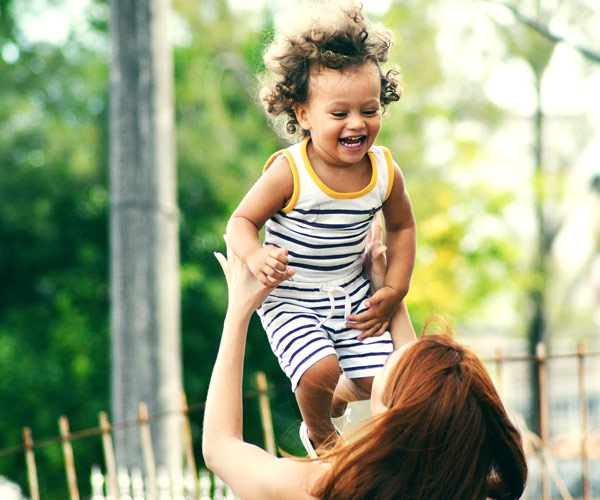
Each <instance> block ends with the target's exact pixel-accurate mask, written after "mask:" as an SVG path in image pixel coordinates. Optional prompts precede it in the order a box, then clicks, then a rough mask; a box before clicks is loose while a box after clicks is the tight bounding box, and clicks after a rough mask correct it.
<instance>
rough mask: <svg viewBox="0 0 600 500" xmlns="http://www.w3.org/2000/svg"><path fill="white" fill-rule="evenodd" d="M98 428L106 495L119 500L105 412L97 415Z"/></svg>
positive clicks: (114, 463) (115, 469)
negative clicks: (104, 467)
mask: <svg viewBox="0 0 600 500" xmlns="http://www.w3.org/2000/svg"><path fill="white" fill-rule="evenodd" d="M98 420H99V421H100V428H101V429H102V448H103V449H104V462H105V464H106V476H107V485H106V486H107V490H108V491H107V493H109V492H110V498H111V500H119V482H118V480H117V464H116V462H115V450H114V448H113V442H112V437H111V435H110V431H111V427H110V422H109V421H108V415H107V414H106V412H105V411H101V412H100V413H99V414H98Z"/></svg>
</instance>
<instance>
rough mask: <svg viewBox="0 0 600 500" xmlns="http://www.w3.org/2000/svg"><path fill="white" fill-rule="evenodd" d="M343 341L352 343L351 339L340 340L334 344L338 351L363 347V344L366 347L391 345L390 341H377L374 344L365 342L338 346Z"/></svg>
mask: <svg viewBox="0 0 600 500" xmlns="http://www.w3.org/2000/svg"><path fill="white" fill-rule="evenodd" d="M368 338H373V337H368ZM345 340H350V341H352V339H343V340H340V341H339V342H336V347H337V348H338V349H350V348H352V347H364V346H365V344H367V345H375V344H391V343H392V341H391V340H377V341H375V342H368V343H367V342H354V343H353V344H345V345H340V344H341V343H342V342H343V341H345Z"/></svg>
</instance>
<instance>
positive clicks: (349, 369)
mask: <svg viewBox="0 0 600 500" xmlns="http://www.w3.org/2000/svg"><path fill="white" fill-rule="evenodd" d="M382 366H383V363H381V364H378V365H367V366H353V367H351V368H343V370H344V371H345V372H354V371H357V370H368V369H370V368H381V367H382Z"/></svg>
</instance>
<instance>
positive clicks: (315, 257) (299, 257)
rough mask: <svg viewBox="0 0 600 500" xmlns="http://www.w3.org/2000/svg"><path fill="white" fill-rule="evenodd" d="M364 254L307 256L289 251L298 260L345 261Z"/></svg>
mask: <svg viewBox="0 0 600 500" xmlns="http://www.w3.org/2000/svg"><path fill="white" fill-rule="evenodd" d="M362 254H363V252H362V251H361V252H352V253H344V254H338V255H306V254H301V253H296V252H292V251H291V250H288V255H291V256H292V257H296V258H298V259H345V258H348V257H356V256H357V255H362ZM352 262H354V259H352Z"/></svg>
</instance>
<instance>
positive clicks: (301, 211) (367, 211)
mask: <svg viewBox="0 0 600 500" xmlns="http://www.w3.org/2000/svg"><path fill="white" fill-rule="evenodd" d="M381 207H382V205H379V206H378V207H373V208H371V209H369V210H345V209H343V210H319V209H318V208H311V209H310V210H305V209H303V208H294V210H292V211H291V212H300V213H301V214H370V215H373V214H372V212H373V210H375V212H378V211H379V210H380V209H381Z"/></svg>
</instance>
